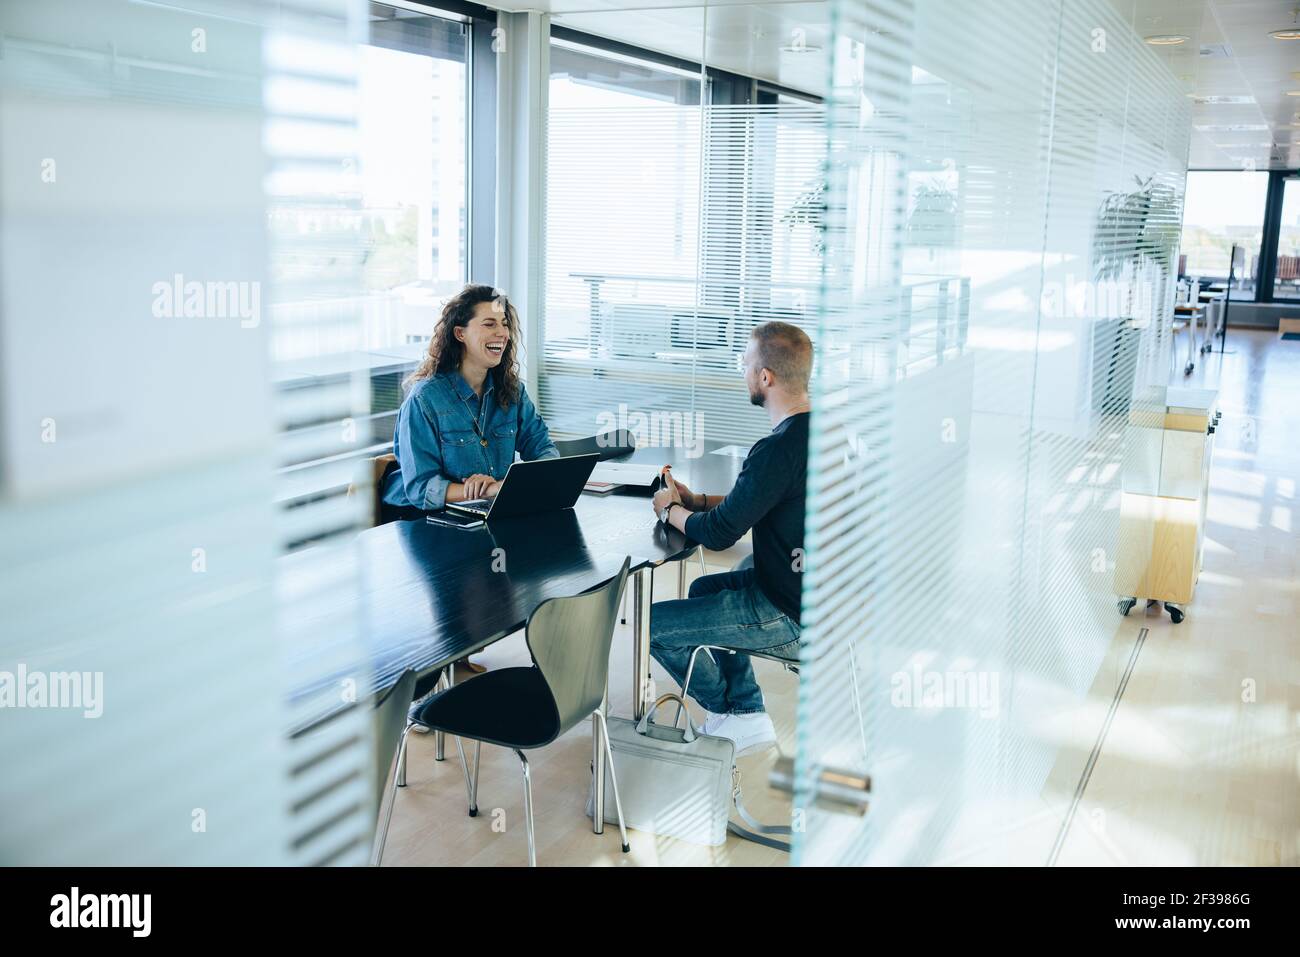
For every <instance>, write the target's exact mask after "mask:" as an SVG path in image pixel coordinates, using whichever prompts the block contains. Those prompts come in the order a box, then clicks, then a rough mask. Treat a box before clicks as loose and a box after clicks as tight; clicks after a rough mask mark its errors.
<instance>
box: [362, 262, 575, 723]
mask: <svg viewBox="0 0 1300 957" xmlns="http://www.w3.org/2000/svg"><path fill="white" fill-rule="evenodd" d="M518 336H519V315H518V313H516V312H515V307H514V306H512V305H511V304H510V302H509V300H508V299H506V297H505V296H504V295H502V294H501V293H499V292H497V291H496V290H495V289H493V288H492V287H491V286H482V285H475V284H470V285H468V286H466V287H465V288H464V289H462V290H461V291H460V292H459V293H457V294H456V295H455V296H454V297H453V298H452V299H451V300H450V301H449V302H448V303H447V304H446V305H445V306H443V309H442V316H441V317H440V318H439V319H438V325H437V326H436V327H435V328H434V330H433V339H432V341H430V343H429V351H428V354H427V355H425V357H424V361H423V362H421V363H420V366H419V368H418V369H416V370H415V371H414V372H413V373H411V375H410V376H409V377H407V379H406V382H405V383H403V384H404V385H405V386H406V388H407V390H408V391H407V395H406V398H405V399H404V400H403V402H402V407H401V409H400V410H398V413H397V428H396V429H395V431H394V433H393V454H394V455H395V456H396V457H397V464H396V466H395V467H391V466H390V468H389V471H388V473H387V474H386V475H385V476H384V478H383V503H384V513H385V514H384V515H383V519H384V520H385V521H388V520H392V519H398V518H420V517H422V516H423V515H424V513H425V512H431V511H436V510H438V509H440V508H442V507H443V506H444V505H445V504H446V503H447V502H465V501H469V500H471V499H476V498H491V497H492V496H494V495H496V493H497V489H498V488H500V486H501V480H502V479H504V478H505V474H506V470H507V469H508V468H510V463H511V462H513V461H514V460H515V453H516V452H518V453H519V454H520V455H521V456H522V457H523V458H525V459H545V458H555V457H557V456H559V454H560V453H559V451H558V450H557V449H556V448H555V445H554V443H552V442H551V435H550V433H549V432H548V431H547V430H546V423H545V422H543V421H542V417H541V416H540V415H538V414H537V409H536V408H535V407H534V406H533V403H532V400H531V399H529V398H528V393H527V391H526V390H525V389H524V384H523V383H522V382H520V381H519V364H518V362H517V361H516V359H515V354H516V351H517V346H518V341H519V340H518ZM458 664H463V665H464V666H466V668H467V670H469V671H471V672H475V673H477V672H481V671H483V670H485V669H484V668H483V667H482V666H481V665H478V664H475V663H474V662H471V661H470V660H469V659H468V658H464V659H462V660H461V661H460V662H458ZM436 679H437V676H436V675H431V676H428V678H427V679H426V680H425V681H422V682H421V683H420V685H418V686H417V687H416V694H417V700H416V702H415V704H413V705H412V706H411V715H412V717H413V719H414V715H415V713H416V711H417V710H418V708H419V706H420V704H421V703H422V700H423V699H424V698H427V697H428V695H427V694H426V692H428V691H429V690H430V688H431V685H432V682H433V681H436ZM416 730H423V727H422V726H417V728H416Z"/></svg>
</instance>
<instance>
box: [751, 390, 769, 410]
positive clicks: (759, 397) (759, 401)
mask: <svg viewBox="0 0 1300 957" xmlns="http://www.w3.org/2000/svg"><path fill="white" fill-rule="evenodd" d="M749 404H750V405H757V406H764V405H766V404H767V397H766V396H764V395H763V393H761V392H755V391H753V390H752V389H751V390H750V392H749Z"/></svg>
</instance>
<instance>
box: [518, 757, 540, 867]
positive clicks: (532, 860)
mask: <svg viewBox="0 0 1300 957" xmlns="http://www.w3.org/2000/svg"><path fill="white" fill-rule="evenodd" d="M515 754H517V755H519V763H520V764H521V765H523V768H524V826H525V827H526V828H527V830H528V866H529V867H536V866H537V844H536V842H535V841H534V839H533V779H532V777H531V776H530V775H529V773H528V759H527V758H526V757H524V752H522V751H520V750H519V749H517V748H516V749H515Z"/></svg>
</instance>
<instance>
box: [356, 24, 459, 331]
mask: <svg viewBox="0 0 1300 957" xmlns="http://www.w3.org/2000/svg"><path fill="white" fill-rule="evenodd" d="M467 61H468V30H467V29H466V26H465V25H464V24H461V23H456V22H453V21H449V20H442V19H439V18H437V17H431V16H427V15H424V14H419V13H411V12H409V11H406V10H398V9H395V8H392V7H386V6H384V5H383V4H378V3H375V4H371V14H370V42H369V43H368V44H365V45H363V46H362V47H361V58H360V63H359V67H360V70H359V84H358V87H359V95H360V104H359V105H360V110H359V132H360V144H359V152H360V165H361V169H360V186H361V204H362V209H361V228H362V231H363V234H364V237H365V241H366V245H367V250H368V251H367V255H366V261H365V263H364V265H363V272H364V285H365V288H366V290H367V297H366V299H365V301H364V302H363V304H362V308H363V309H364V313H365V314H364V319H363V323H362V326H363V330H364V333H363V334H364V335H365V339H366V341H365V347H366V348H370V349H375V348H386V347H389V346H394V345H402V344H405V343H411V342H420V341H423V340H426V339H428V338H429V336H430V334H431V333H432V332H433V326H434V323H435V321H436V320H437V317H438V311H439V307H440V304H441V302H442V301H443V300H445V299H446V298H447V297H448V296H450V295H452V294H454V293H455V292H456V291H457V290H458V289H459V288H460V287H461V286H462V285H463V284H464V283H465V280H466V278H467V276H468V269H467V266H466V220H465V184H466V168H465V167H466V155H467V154H466V148H465V136H466V131H467V128H468V122H467V117H466V100H467V98H466V78H467V69H466V66H467Z"/></svg>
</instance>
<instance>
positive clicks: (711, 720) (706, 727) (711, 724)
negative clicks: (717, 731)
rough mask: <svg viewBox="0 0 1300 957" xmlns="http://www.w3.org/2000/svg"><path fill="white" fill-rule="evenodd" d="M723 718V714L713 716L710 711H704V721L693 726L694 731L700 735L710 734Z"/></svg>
mask: <svg viewBox="0 0 1300 957" xmlns="http://www.w3.org/2000/svg"><path fill="white" fill-rule="evenodd" d="M725 717H726V715H725V714H714V713H713V712H712V711H705V712H704V720H703V721H701V722H700V723H699V724H697V725H696V726H695V730H696V731H698V732H699V733H700V734H712V733H713V730H712V729H713V728H716V727H717V726H718V725H719V724H720V723H721V722H722V719H723V718H725Z"/></svg>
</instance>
